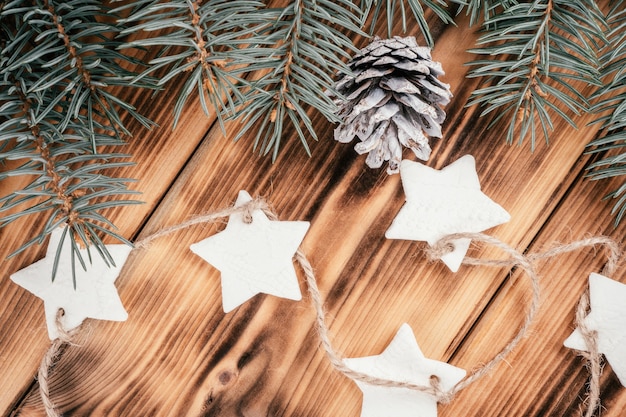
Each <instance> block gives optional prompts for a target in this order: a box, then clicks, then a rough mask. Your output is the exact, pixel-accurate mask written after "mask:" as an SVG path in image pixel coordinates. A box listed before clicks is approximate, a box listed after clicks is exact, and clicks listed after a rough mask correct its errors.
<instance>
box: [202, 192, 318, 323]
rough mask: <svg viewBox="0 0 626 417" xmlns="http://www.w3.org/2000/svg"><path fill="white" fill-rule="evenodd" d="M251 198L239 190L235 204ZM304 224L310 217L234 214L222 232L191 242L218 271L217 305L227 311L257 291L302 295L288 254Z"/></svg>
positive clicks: (304, 229) (299, 239) (301, 235)
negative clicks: (219, 290) (281, 218)
mask: <svg viewBox="0 0 626 417" xmlns="http://www.w3.org/2000/svg"><path fill="white" fill-rule="evenodd" d="M251 200H252V198H251V197H250V195H249V194H248V193H247V192H245V191H240V192H239V197H238V198H237V202H236V204H235V205H236V206H241V205H243V204H245V203H247V202H249V201H251ZM308 229H309V222H304V221H274V220H270V219H269V218H268V217H267V215H266V214H265V213H264V212H263V211H262V210H254V211H253V213H252V222H251V223H245V222H244V219H243V214H241V213H235V214H233V215H231V216H230V217H229V219H228V224H227V225H226V229H224V231H222V232H220V233H217V234H216V235H214V236H211V237H209V238H206V239H204V240H202V241H200V242H198V243H194V244H193V245H191V250H192V251H193V252H194V253H195V254H197V255H198V256H200V257H201V258H202V259H204V260H205V261H207V262H208V263H210V264H211V265H213V266H214V267H215V268H217V269H219V270H220V272H221V280H222V304H223V307H224V312H226V313H228V312H230V311H232V310H233V309H234V308H236V307H238V306H240V305H241V304H243V303H244V302H246V301H247V300H249V299H250V298H252V297H254V296H255V295H256V294H260V293H265V294H271V295H275V296H277V297H283V298H288V299H291V300H300V299H301V298H302V294H301V292H300V285H299V284H298V277H297V276H296V271H295V269H294V266H293V256H294V254H295V253H296V251H297V250H298V247H299V246H300V242H302V239H304V235H305V234H306V232H307V230H308Z"/></svg>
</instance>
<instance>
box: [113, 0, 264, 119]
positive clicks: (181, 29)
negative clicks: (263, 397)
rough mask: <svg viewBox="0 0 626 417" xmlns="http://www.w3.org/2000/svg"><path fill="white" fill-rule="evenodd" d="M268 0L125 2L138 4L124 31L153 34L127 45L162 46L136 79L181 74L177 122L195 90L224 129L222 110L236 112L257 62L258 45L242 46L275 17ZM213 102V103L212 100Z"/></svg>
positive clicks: (163, 81) (162, 81)
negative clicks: (267, 7) (249, 68)
mask: <svg viewBox="0 0 626 417" xmlns="http://www.w3.org/2000/svg"><path fill="white" fill-rule="evenodd" d="M263 7H264V4H263V3H262V2H259V1H249V0H237V1H231V0H213V1H208V2H204V3H203V2H201V1H196V0H193V1H191V0H190V1H187V0H170V1H158V0H141V1H137V2H133V3H130V4H128V5H126V6H121V7H120V8H119V9H116V11H121V10H124V9H128V8H132V13H131V14H130V16H128V17H127V18H126V19H123V20H122V21H121V22H122V23H124V24H127V25H129V26H128V28H127V29H125V30H123V31H122V34H123V35H128V34H131V33H138V32H147V33H148V34H149V35H150V36H148V37H146V38H143V39H137V40H134V41H132V42H129V43H126V44H124V45H122V46H121V48H129V47H142V48H153V49H156V50H157V53H156V55H157V57H156V58H154V59H152V60H151V61H150V62H149V67H148V68H147V69H146V70H145V71H144V72H143V73H142V74H140V75H138V76H137V77H136V78H135V80H134V81H133V82H134V83H135V82H139V81H140V80H142V79H143V78H144V77H145V76H147V75H148V74H154V73H158V74H159V77H160V79H159V81H158V85H159V86H165V85H166V84H167V83H168V82H170V81H171V80H173V79H175V78H176V77H182V79H183V80H184V85H183V87H182V89H181V90H180V91H179V93H178V99H177V102H176V105H175V108H174V127H176V124H177V123H178V120H179V119H180V115H181V114H182V111H183V109H184V108H185V105H186V103H187V101H188V100H189V98H190V97H191V96H192V94H198V96H199V98H200V103H201V106H202V109H203V111H204V113H205V114H206V115H207V116H208V115H209V114H210V113H212V112H213V113H214V114H215V115H216V116H217V117H218V121H219V123H220V125H221V126H222V129H223V118H222V114H223V112H224V111H230V112H232V111H233V110H234V102H233V98H232V97H231V95H234V96H235V99H237V98H241V97H242V94H241V93H240V92H239V91H240V89H241V88H243V87H242V86H248V85H249V83H248V82H247V81H246V80H245V79H243V78H242V73H243V72H244V71H246V65H248V64H250V63H253V62H255V58H256V53H257V52H256V51H254V50H253V49H251V48H245V47H242V45H247V44H250V43H254V42H255V39H256V34H257V33H258V32H259V31H261V30H262V29H263V28H264V27H267V26H268V25H269V23H268V22H267V20H266V19H265V16H264V15H263V14H262V13H261V11H260V10H261V9H262V8H263ZM209 104H210V105H209Z"/></svg>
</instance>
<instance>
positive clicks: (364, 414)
mask: <svg viewBox="0 0 626 417" xmlns="http://www.w3.org/2000/svg"><path fill="white" fill-rule="evenodd" d="M344 363H345V364H346V366H348V367H349V368H350V369H352V370H354V371H357V372H361V373H364V374H367V375H369V376H372V377H376V378H383V379H387V380H390V381H397V382H404V383H410V384H415V385H423V386H429V385H430V378H431V376H433V375H434V376H436V377H437V378H439V384H440V388H441V389H442V390H443V391H448V390H450V389H452V388H453V387H454V386H455V385H456V384H458V383H459V382H460V381H461V380H462V379H463V378H465V374H466V372H465V370H464V369H461V368H457V367H456V366H452V365H450V364H447V363H445V362H439V361H436V360H433V359H428V358H426V357H425V356H424V354H423V353H422V351H421V350H420V348H419V346H418V344H417V341H416V340H415V336H414V335H413V330H412V329H411V327H410V326H409V325H408V324H406V323H405V324H403V325H402V326H401V327H400V329H399V330H398V333H397V334H396V336H395V337H394V338H393V340H392V341H391V343H390V344H389V345H388V346H387V348H386V349H385V351H384V352H383V353H381V354H380V355H376V356H367V357H364V358H350V359H344ZM355 382H356V384H357V386H358V387H359V389H360V390H361V391H362V392H363V405H362V407H361V417H388V416H394V417H436V416H437V399H436V398H435V397H434V396H432V395H430V394H428V393H425V392H420V391H416V390H412V389H409V388H396V387H383V386H377V385H372V384H369V383H367V382H362V381H357V380H355Z"/></svg>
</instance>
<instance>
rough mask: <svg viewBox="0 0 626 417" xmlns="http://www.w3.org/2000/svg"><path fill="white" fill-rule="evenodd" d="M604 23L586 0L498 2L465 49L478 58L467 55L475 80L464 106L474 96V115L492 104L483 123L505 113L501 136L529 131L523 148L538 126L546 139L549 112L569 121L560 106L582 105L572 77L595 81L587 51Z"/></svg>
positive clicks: (599, 39)
mask: <svg viewBox="0 0 626 417" xmlns="http://www.w3.org/2000/svg"><path fill="white" fill-rule="evenodd" d="M604 24H605V23H604V17H603V15H602V13H601V12H600V10H599V9H598V7H597V5H596V3H595V2H594V1H593V0H575V1H565V0H535V1H533V2H528V3H523V4H517V5H514V6H511V7H508V8H506V9H504V10H503V11H501V12H500V13H499V14H497V15H495V16H493V17H491V18H490V20H489V21H488V22H486V23H485V26H484V29H485V33H484V34H483V35H482V36H481V37H480V38H479V40H478V44H479V45H480V46H481V47H480V48H476V49H473V50H472V51H471V52H474V53H477V54H480V55H484V56H485V58H484V59H479V60H476V61H473V62H471V63H470V65H472V66H473V67H474V68H473V69H472V70H471V71H470V73H469V74H468V77H481V78H483V83H482V88H479V89H478V90H476V91H475V92H474V93H473V94H472V98H473V99H472V100H471V101H470V102H469V103H468V106H472V105H475V104H480V105H481V106H483V107H484V110H483V112H482V115H485V114H488V113H491V112H493V111H497V112H498V114H497V116H496V117H495V118H494V120H493V121H492V123H491V125H493V124H495V123H496V122H497V121H499V120H500V119H502V118H504V117H508V118H509V120H510V121H509V123H508V125H509V127H508V131H507V142H508V143H512V142H513V141H514V136H515V135H516V134H517V135H518V136H519V143H520V144H521V143H522V142H523V140H524V139H525V138H526V137H527V136H530V141H531V149H534V148H535V143H536V131H537V129H538V127H539V126H540V127H541V131H542V134H543V137H544V139H545V140H546V142H547V141H548V138H549V131H551V130H553V121H552V117H553V116H552V115H551V114H555V115H557V116H558V117H560V118H562V119H563V120H565V121H566V122H567V123H569V124H570V125H572V126H575V123H574V121H573V120H572V118H571V117H570V115H569V114H568V113H567V112H568V111H569V112H571V113H574V114H579V113H580V112H581V111H587V108H588V100H587V98H586V97H585V96H583V95H582V94H581V93H580V92H578V91H577V88H576V87H575V86H574V84H573V83H574V82H576V81H584V82H586V83H588V84H592V85H596V86H598V85H601V83H600V80H599V72H598V67H599V61H598V58H597V56H596V52H595V51H596V50H597V49H598V45H599V44H600V43H603V42H604V41H605V38H604V33H603V27H604V26H603V25H604ZM518 126H519V132H518V133H516V127H518Z"/></svg>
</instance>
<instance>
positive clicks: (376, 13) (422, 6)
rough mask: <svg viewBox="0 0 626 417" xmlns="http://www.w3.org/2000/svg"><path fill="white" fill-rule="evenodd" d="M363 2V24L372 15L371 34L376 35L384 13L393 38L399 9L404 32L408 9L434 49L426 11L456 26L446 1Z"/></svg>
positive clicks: (379, 0)
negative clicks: (375, 32) (396, 12)
mask: <svg viewBox="0 0 626 417" xmlns="http://www.w3.org/2000/svg"><path fill="white" fill-rule="evenodd" d="M406 3H407V4H405V0H361V1H360V7H361V12H362V15H363V21H362V24H365V20H366V19H367V18H368V17H369V16H370V15H371V16H372V20H371V24H370V34H373V33H374V28H375V25H376V23H377V22H378V19H379V17H380V16H381V14H382V12H385V13H386V22H387V36H388V37H391V35H392V32H393V27H394V26H395V19H394V13H395V11H396V10H397V9H400V19H401V20H402V32H403V33H406V31H407V21H408V16H407V9H410V10H411V13H412V17H413V18H414V19H415V22H416V23H417V25H418V27H419V29H420V31H421V32H422V35H423V36H424V39H425V40H426V44H427V45H428V46H429V47H430V48H432V47H433V46H434V44H435V41H434V39H433V36H432V34H431V33H430V27H429V25H428V21H427V18H426V13H425V12H426V10H427V9H429V10H431V11H432V12H433V13H435V15H436V16H437V17H438V18H439V19H441V21H442V22H443V23H445V24H454V20H453V19H452V16H450V13H448V7H449V6H448V3H447V2H446V1H445V0H406ZM452 3H457V4H464V3H465V2H464V1H462V0H452Z"/></svg>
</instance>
